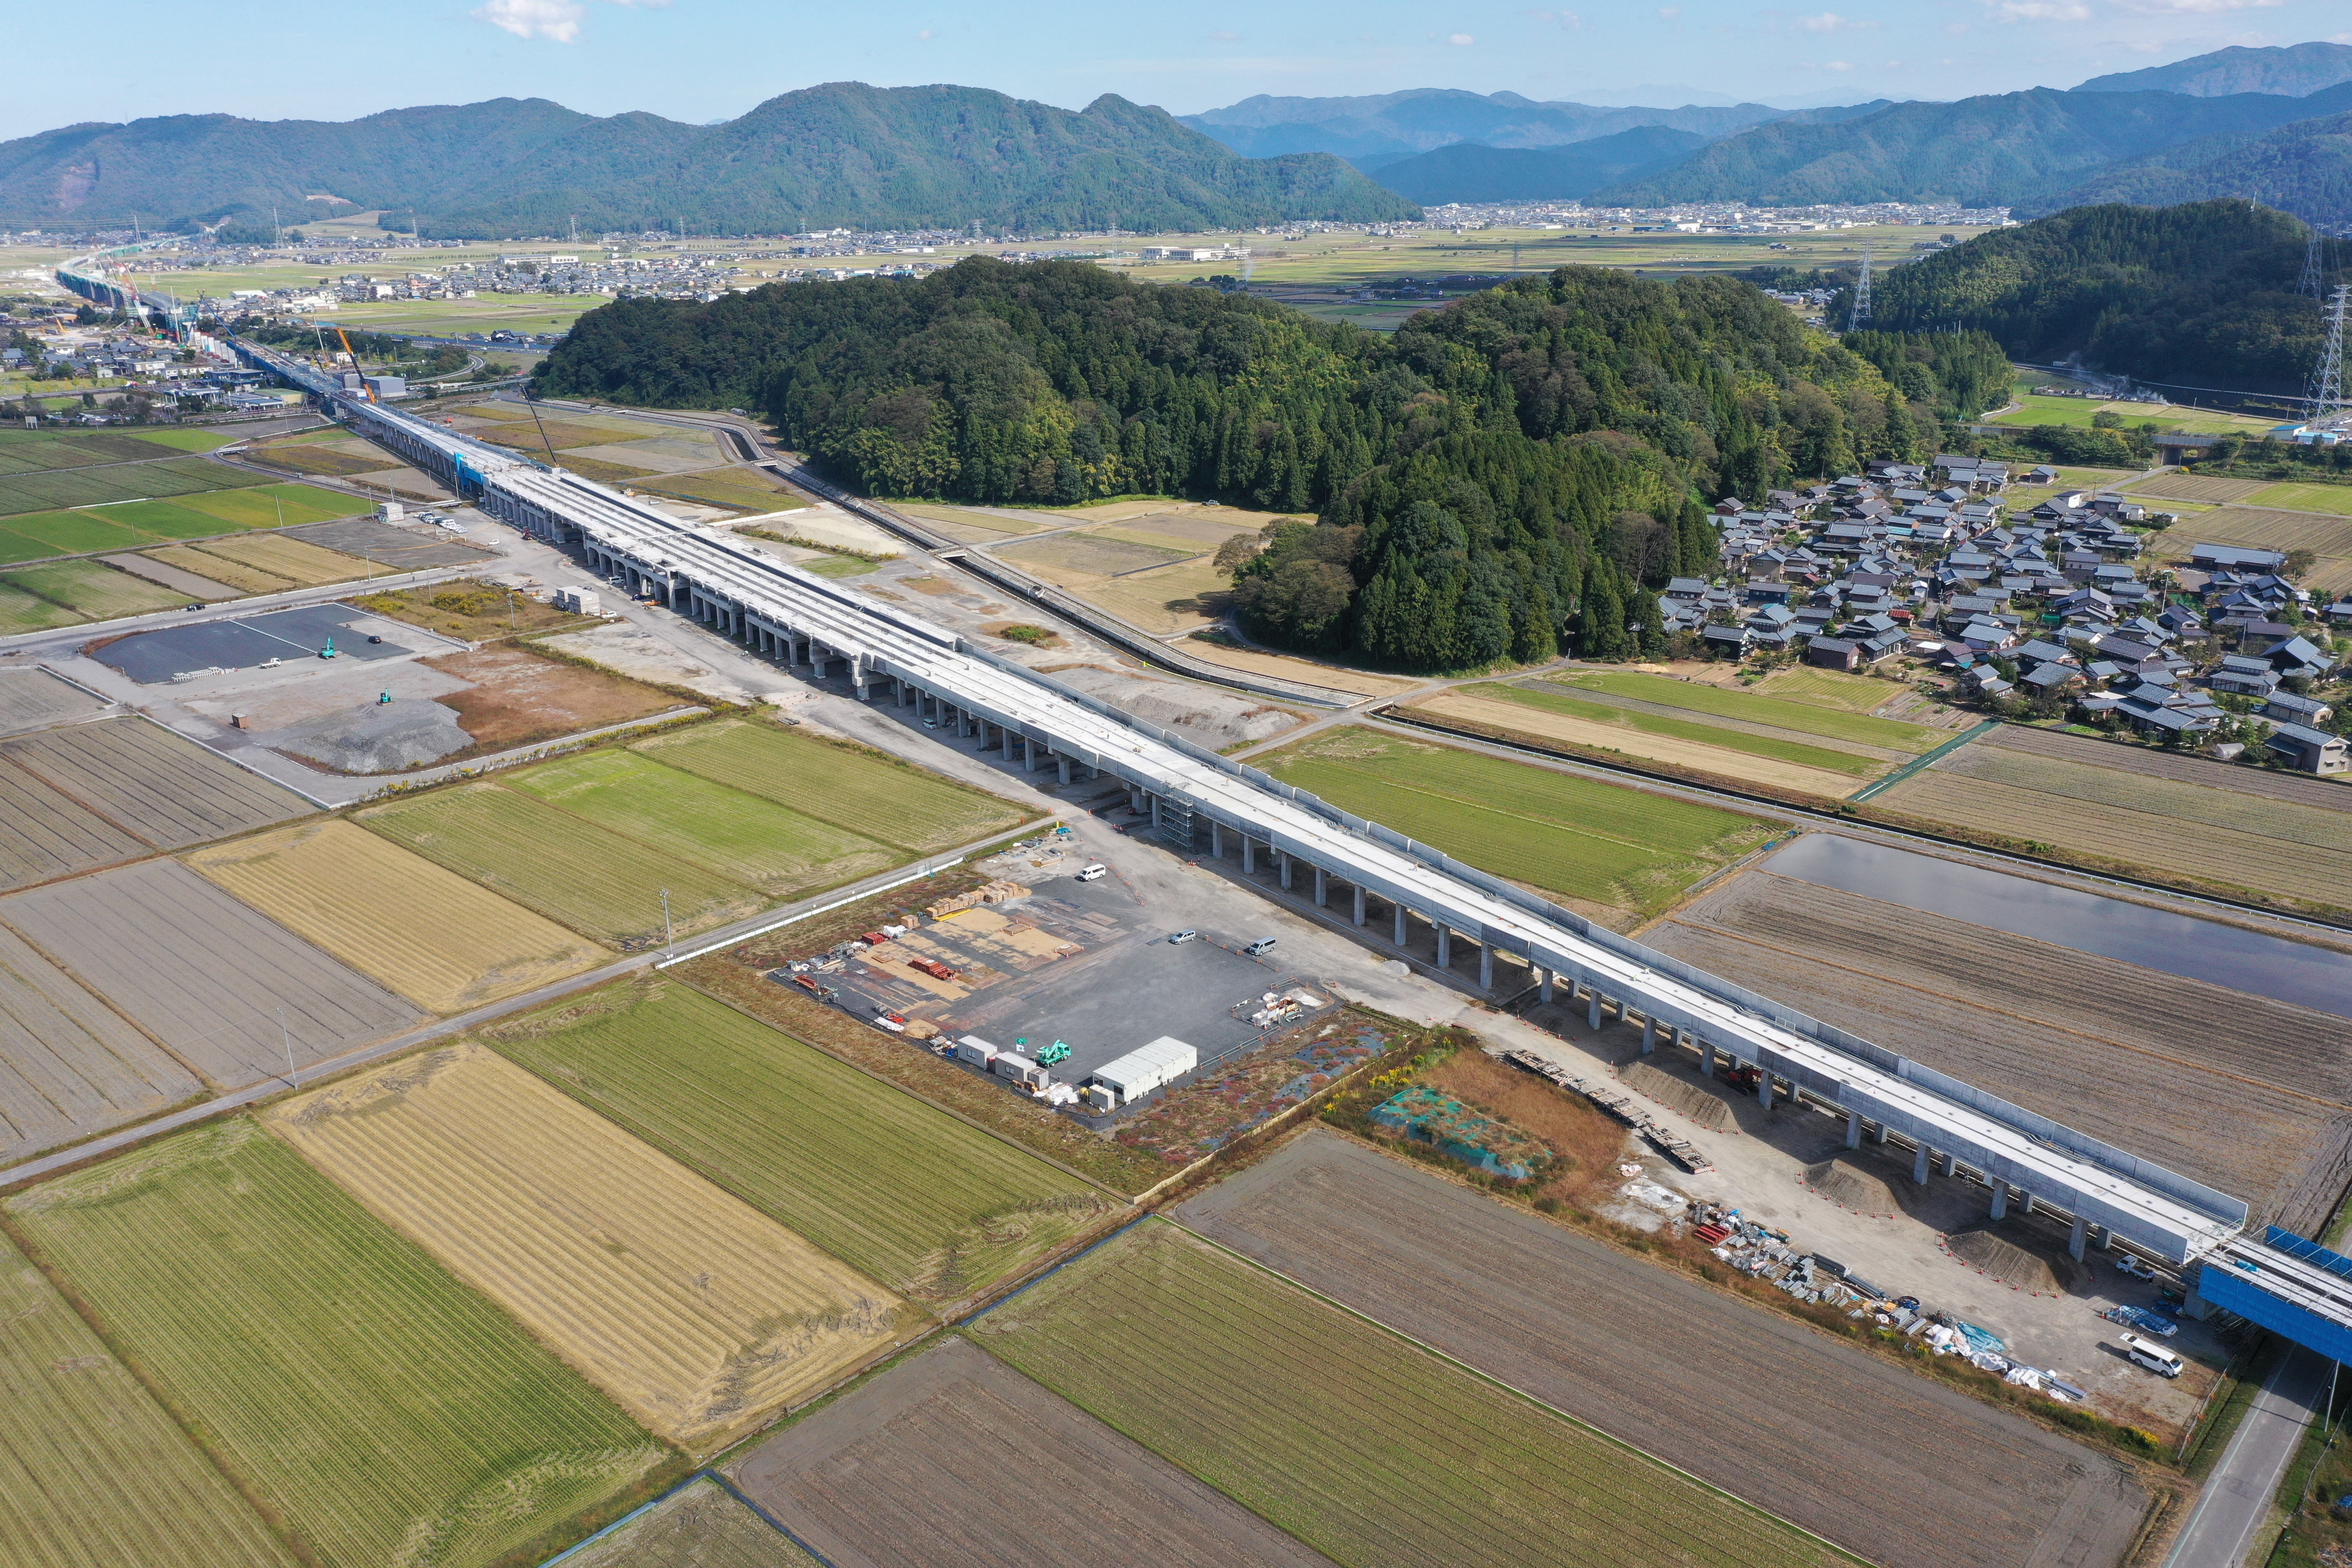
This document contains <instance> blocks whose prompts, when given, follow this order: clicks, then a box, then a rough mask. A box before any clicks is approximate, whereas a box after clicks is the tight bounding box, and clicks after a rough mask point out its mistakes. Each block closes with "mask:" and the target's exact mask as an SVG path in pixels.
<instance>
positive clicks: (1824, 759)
mask: <svg viewBox="0 0 2352 1568" xmlns="http://www.w3.org/2000/svg"><path fill="white" fill-rule="evenodd" d="M1459 691H1460V695H1461V696H1462V697H1464V698H1469V699H1474V700H1475V699H1483V700H1486V701H1489V702H1516V703H1519V704H1521V705H1523V706H1526V707H1528V708H1532V709H1535V710H1538V711H1540V712H1545V713H1553V714H1558V715H1560V716H1562V717H1564V718H1570V719H1576V720H1580V721H1583V722H1584V723H1587V724H1597V725H1603V726H1607V727H1610V728H1613V729H1618V730H1623V731H1632V733H1631V734H1629V735H1628V736H1627V737H1626V738H1625V743H1624V745H1623V747H1622V749H1623V750H1627V751H1630V752H1635V753H1637V754H1638V753H1639V752H1640V751H1641V749H1642V742H1640V741H1639V740H1636V739H1634V738H1633V737H1634V736H1636V735H1638V736H1643V737H1660V738H1664V739H1666V740H1671V741H1679V742H1688V743H1690V744H1695V745H1699V746H1710V747H1715V748H1717V749H1719V750H1722V751H1727V752H1740V753H1742V754H1743V755H1745V756H1747V757H1755V758H1762V759H1764V760H1766V761H1769V762H1776V763H1788V764H1790V766H1792V767H1797V768H1802V769H1805V770H1807V771H1808V772H1812V773H1842V774H1844V775H1846V776H1847V777H1849V778H1851V779H1853V781H1854V782H1855V784H1859V783H1860V782H1861V781H1862V780H1864V779H1866V778H1868V777H1870V776H1871V775H1873V774H1874V773H1882V772H1884V771H1885V762H1884V761H1883V760H1882V759H1880V758H1875V757H1872V756H1869V755H1866V754H1864V753H1861V752H1841V751H1832V749H1830V748H1829V747H1826V746H1817V745H1812V744H1810V743H1808V742H1802V741H1796V740H1790V739H1787V738H1785V737H1784V736H1781V735H1773V734H1759V733H1757V732H1756V731H1752V730H1735V729H1732V728H1730V727H1728V726H1727V725H1724V724H1720V723H1710V722H1708V721H1706V720H1704V719H1677V718H1674V717H1671V716H1669V715H1667V714H1664V713H1654V712H1650V711H1648V710H1643V709H1635V708H1629V707H1622V706H1617V705H1613V704H1610V703H1605V702H1593V701H1589V700H1584V699H1581V698H1577V697H1570V696H1569V695H1568V694H1567V693H1566V692H1563V691H1559V690H1555V689H1549V687H1547V686H1545V685H1540V684H1531V685H1528V686H1513V685H1507V684H1504V683H1501V682H1493V681H1488V682H1482V683H1480V684H1478V685H1475V686H1468V687H1464V688H1461V689H1459ZM1669 750H1670V751H1672V752H1675V753H1679V752H1680V748H1679V747H1676V748H1669ZM1722 765H1723V767H1724V769H1725V771H1727V772H1728V773H1733V774H1735V775H1736V774H1737V773H1738V771H1739V769H1740V767H1741V766H1742V764H1741V763H1739V762H1737V761H1734V760H1732V759H1729V758H1727V759H1725V760H1724V762H1723V764H1722ZM1829 787H1830V788H1832V789H1834V788H1835V787H1836V785H1835V784H1834V783H1832V784H1830V785H1829Z"/></svg>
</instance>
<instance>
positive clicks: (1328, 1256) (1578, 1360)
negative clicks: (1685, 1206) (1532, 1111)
mask: <svg viewBox="0 0 2352 1568" xmlns="http://www.w3.org/2000/svg"><path fill="white" fill-rule="evenodd" d="M1175 1217H1176V1218H1177V1219H1178V1220H1179V1221H1181V1223H1183V1224H1185V1225H1187V1226H1192V1228H1194V1229H1195V1230H1198V1231H1199V1232H1201V1233H1202V1235H1204V1236H1207V1237H1211V1238H1213V1239H1214V1240H1216V1241H1219V1242H1222V1243H1223V1244H1224V1245H1225V1246H1228V1247H1233V1248H1234V1250H1236V1251H1238V1252H1241V1253H1243V1254H1244V1255H1246V1256H1248V1257H1250V1258H1255V1259H1256V1260H1258V1261H1259V1262H1261V1263H1264V1264H1265V1265H1266V1266H1267V1267H1269V1268H1276V1269H1278V1270H1280V1271H1281V1272H1282V1273H1284V1274H1286V1275H1288V1276H1290V1277H1291V1278H1292V1279H1297V1280H1298V1281H1300V1282H1301V1283H1303V1284H1305V1285H1307V1287H1309V1288H1310V1289H1316V1290H1319V1291H1321V1292H1322V1293H1324V1294H1325V1295H1327V1296H1329V1297H1330V1298H1332V1299H1333V1300H1337V1301H1339V1302H1341V1303H1342V1304H1344V1305H1346V1306H1349V1307H1351V1308H1353V1309H1355V1310H1357V1311H1360V1312H1362V1313H1364V1314H1366V1315H1367V1316H1369V1317H1371V1318H1374V1319H1376V1320H1378V1321H1381V1322H1382V1323H1385V1324H1388V1325H1389V1326H1390V1327H1391V1328H1394V1329H1397V1330H1399V1331H1402V1332H1404V1333H1407V1334H1411V1335H1412V1336H1414V1337H1416V1338H1418V1339H1421V1340H1423V1341H1424V1342H1427V1343H1429V1344H1431V1345H1433V1346H1435V1347H1436V1348H1437V1349H1439V1350H1441V1351H1443V1352H1445V1353H1446V1354H1448V1355H1451V1356H1454V1357H1455V1358H1456V1359H1458V1360H1460V1361H1462V1362H1464V1363H1467V1364H1468V1365H1470V1366H1473V1367H1475V1368H1477V1369H1478V1370H1479V1371H1481V1372H1484V1373H1487V1374H1489V1375H1491V1376H1493V1377H1496V1378H1499V1379H1501V1380H1502V1381H1503V1382H1505V1383H1507V1384H1511V1385H1512V1386H1513V1387H1516V1388H1517V1389H1520V1390H1521V1391H1523V1392H1525V1393H1527V1394H1532V1395H1534V1396H1535V1397H1536V1398H1538V1399H1541V1400H1544V1401H1546V1402H1548V1403H1549V1404H1551V1405H1554V1406H1556V1407H1558V1408H1559V1409H1561V1410H1564V1411H1566V1412H1568V1413H1569V1414H1570V1415H1574V1416H1576V1417H1578V1418H1579V1419H1580V1420H1584V1421H1588V1422H1590V1423H1591V1424H1592V1425H1593V1426H1597V1427H1599V1428H1600V1429H1601V1431H1603V1432H1606V1433H1608V1434H1610V1435H1611V1436H1615V1437H1618V1438H1621V1439H1622V1440H1624V1441H1626V1442H1629V1443H1633V1444H1634V1445H1636V1446H1637V1447H1642V1448H1643V1449H1645V1450H1647V1451H1648V1452H1650V1453H1652V1454H1654V1455H1656V1456H1657V1457H1658V1458H1662V1459H1664V1460H1665V1461H1667V1462H1668V1463H1669V1464H1674V1465H1678V1466H1680V1467H1681V1468H1684V1469H1685V1470H1688V1471H1690V1472H1691V1473H1692V1474H1694V1475H1696V1476H1697V1477H1699V1478H1700V1479H1703V1480H1705V1481H1707V1482H1709V1483H1711V1484H1712V1485H1715V1486H1717V1487H1721V1488H1722V1489H1725V1490H1726V1491H1728V1492H1731V1493H1732V1494H1734V1495H1735V1496H1738V1497H1740V1498H1744V1499H1746V1500H1748V1501H1749V1502H1752V1503H1754V1504H1756V1505H1757V1506H1759V1507H1760V1508H1765V1509H1769V1510H1771V1511H1773V1512H1774V1513H1777V1514H1779V1515H1780V1516H1781V1517H1782V1518H1784V1519H1787V1520H1790V1521H1792V1522H1794V1523H1796V1524H1798V1525H1800V1526H1801V1527H1803V1528H1804V1529H1807V1530H1810V1531H1813V1532H1814V1533H1816V1534H1818V1535H1821V1536H1823V1537H1825V1538H1826V1539H1828V1540H1830V1541H1832V1542H1836V1543H1837V1544H1839V1545H1841V1546H1843V1547H1844V1548H1846V1549H1847V1550H1848V1551H1850V1552H1855V1553H1857V1554H1859V1555H1861V1556H1863V1557H1864V1558H1867V1559H1868V1560H1870V1561H1871V1562H1873V1563H1880V1564H1883V1565H1884V1568H2027V1565H2029V1564H2030V1565H2031V1568H2109V1565H2111V1564H2114V1563H2119V1562H2120V1561H2121V1560H2122V1558H2123V1556H2124V1554H2125V1552H2127V1551H2128V1550H2129V1549H2130V1547H2131V1544H2132V1542H2133V1539H2134V1537H2135V1536H2136V1535H2137V1531H2138V1530H2139V1526H2140V1521H2141V1520H2142V1519H2143V1517H2144V1516H2145V1515H2146V1513H2147V1508H2148V1504H2149V1498H2148V1494H2147V1492H2146V1490H2145V1489H2142V1487H2141V1486H2140V1485H2139V1484H2138V1482H2137V1480H2136V1479H2134V1478H2133V1476H2132V1475H2131V1474H2130V1472H2129V1471H2128V1470H2127V1469H2126V1468H2125V1467H2124V1466H2122V1465H2120V1464H2118V1463H2117V1462H2116V1461H2115V1460H2113V1459H2110V1458H2106V1457H2105V1456H2104V1455H2102V1454H2099V1453H2097V1452H2096V1451H2095V1450H2093V1449H2091V1448H2088V1447H2084V1446H2082V1445H2081V1444H2078V1443H2075V1442H2073V1441H2071V1440H2069V1439H2067V1438H2065V1437H2062V1436H2057V1435H2056V1434H2054V1433H2052V1432H2047V1431H2044V1430H2043V1429H2042V1428H2041V1427H2039V1426H2034V1425H2032V1423H2031V1422H2028V1421H2025V1420H2022V1419H2021V1418H2019V1417H2016V1416H2013V1415H2007V1414H2005V1413H2003V1412H2001V1411H2000V1410H1996V1409H1993V1408H1991V1407H1990V1406H1988V1405H1981V1404H1979V1403H1978V1402H1977V1401H1975V1400H1973V1399H1971V1398H1969V1396H1968V1395H1966V1394H1959V1393H1957V1392H1954V1391H1953V1390H1950V1389H1948V1388H1945V1387H1943V1386H1941V1385H1940V1384H1935V1383H1932V1382H1929V1381H1928V1380H1927V1379H1926V1378H1922V1377H1918V1376H1916V1375H1914V1374H1912V1373H1907V1372H1906V1371H1904V1370H1903V1369H1902V1368H1901V1367H1899V1366H1894V1365H1890V1364H1888V1363H1884V1362H1881V1361H1879V1360H1877V1359H1876V1358H1875V1357H1874V1356H1872V1355H1870V1354H1868V1353H1867V1352H1863V1351H1860V1350H1856V1349H1853V1348H1851V1347H1849V1346H1846V1345H1843V1344H1840V1343H1837V1342H1834V1341H1832V1340H1830V1339H1827V1338H1825V1337H1823V1336H1822V1335H1821V1334H1820V1333H1817V1332H1816V1331H1813V1330H1811V1329H1809V1328H1807V1327H1805V1326H1803V1325H1802V1324H1800V1323H1796V1322H1793V1321H1789V1320H1786V1319H1783V1318H1780V1317H1778V1316H1776V1315H1774V1314H1772V1313H1770V1312H1767V1311H1764V1310H1760V1309H1759V1308H1756V1307H1752V1306H1748V1305H1747V1304H1745V1303H1743V1302H1741V1301H1738V1300H1734V1299H1732V1298H1730V1297H1727V1296H1723V1295H1718V1294H1717V1293H1716V1292H1714V1291H1712V1290H1709V1289H1706V1287H1704V1286H1702V1285H1699V1284H1697V1283H1696V1282H1695V1281H1692V1280H1689V1279H1683V1278H1681V1277H1679V1276H1677V1275H1675V1274H1671V1273H1668V1272H1666V1271H1665V1270H1664V1269H1661V1268H1656V1267H1655V1266H1654V1265H1651V1264H1647V1263H1643V1262H1642V1261H1641V1260H1640V1259H1638V1258H1632V1257H1628V1256H1626V1255H1624V1254H1622V1253H1619V1252H1617V1251H1614V1250H1612V1248H1610V1247H1605V1246H1602V1245H1601V1243H1599V1242H1597V1241H1594V1240H1591V1238H1589V1237H1582V1236H1579V1235H1577V1234H1575V1233H1574V1232H1571V1231H1569V1230H1567V1229H1564V1228H1563V1227H1561V1226H1556V1225H1553V1224H1551V1223H1550V1222H1549V1221H1547V1220H1544V1219H1542V1218H1540V1217H1538V1216H1537V1215H1533V1214H1528V1213H1525V1212H1522V1211H1519V1210H1516V1209H1512V1208H1508V1207H1506V1206H1505V1205H1502V1204H1500V1203H1497V1202H1496V1201H1494V1200H1492V1199H1489V1198H1486V1197H1483V1196H1481V1195H1479V1194H1475V1193H1473V1192H1471V1191H1469V1190H1468V1189H1466V1188H1463V1187H1458V1186H1455V1185H1454V1184H1452V1183H1450V1182H1446V1181H1444V1180H1443V1179H1441V1178H1439V1177H1436V1176H1433V1175H1430V1174H1428V1173H1424V1172H1422V1171H1418V1170H1415V1169H1413V1168H1412V1167H1410V1166H1408V1165H1405V1164H1402V1163H1399V1162H1396V1161H1393V1160H1391V1159H1389V1158H1388V1157H1386V1156H1384V1155H1381V1154H1380V1153H1377V1152H1373V1151H1371V1150H1370V1149H1367V1148H1364V1147H1363V1146H1361V1145H1360V1144H1357V1143H1353V1142H1349V1141H1348V1140H1346V1139H1344V1138H1341V1137H1339V1135H1338V1134H1336V1133H1332V1132H1328V1131H1323V1130H1321V1129H1309V1130H1308V1131H1306V1132H1304V1133H1302V1134H1300V1135H1299V1136H1298V1137H1297V1138H1295V1139H1293V1140H1292V1141H1291V1142H1289V1143H1288V1144H1287V1145H1286V1146H1285V1147H1284V1148H1282V1149H1281V1150H1279V1151H1277V1152H1276V1153H1275V1154H1273V1155H1272V1156H1270V1157H1268V1158H1266V1159H1265V1160H1262V1161H1260V1162H1259V1163H1257V1164H1255V1165H1254V1166H1252V1167H1251V1168H1250V1169H1248V1170H1246V1171H1244V1172H1243V1173H1241V1174H1239V1175H1237V1176H1234V1177H1232V1178H1230V1179H1229V1180H1227V1181H1224V1182H1222V1183H1220V1184H1217V1185H1216V1186H1214V1187H1213V1188H1211V1189H1210V1190H1209V1191H1208V1192H1206V1193H1203V1194H1202V1195H1201V1196H1199V1197H1196V1198H1193V1199H1192V1200H1191V1201H1189V1202H1187V1203H1185V1204H1183V1205H1181V1206H1180V1207H1179V1208H1178V1209H1177V1210H1176V1211H1175Z"/></svg>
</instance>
